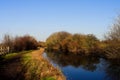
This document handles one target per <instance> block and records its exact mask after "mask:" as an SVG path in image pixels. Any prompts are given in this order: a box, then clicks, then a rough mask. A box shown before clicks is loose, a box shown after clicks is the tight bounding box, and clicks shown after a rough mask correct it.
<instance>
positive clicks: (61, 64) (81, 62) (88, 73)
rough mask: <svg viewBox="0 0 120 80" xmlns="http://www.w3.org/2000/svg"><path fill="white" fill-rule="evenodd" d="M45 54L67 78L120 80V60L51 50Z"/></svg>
mask: <svg viewBox="0 0 120 80" xmlns="http://www.w3.org/2000/svg"><path fill="white" fill-rule="evenodd" d="M43 56H44V57H45V58H46V59H48V60H49V61H50V62H51V64H53V66H55V67H57V68H59V69H60V70H61V71H62V73H63V74H64V75H65V77H66V78H67V80H120V64H119V61H118V62H117V61H116V62H109V61H106V60H105V59H102V58H96V57H84V56H79V55H73V54H57V53H50V52H49V53H48V52H47V53H44V54H43Z"/></svg>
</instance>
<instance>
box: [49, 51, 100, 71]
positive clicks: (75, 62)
mask: <svg viewBox="0 0 120 80" xmlns="http://www.w3.org/2000/svg"><path fill="white" fill-rule="evenodd" d="M47 56H48V58H49V60H52V61H53V63H55V64H58V65H59V66H61V67H66V66H68V65H70V66H74V67H76V68H77V67H82V68H84V69H86V70H89V71H94V70H96V68H97V65H96V64H98V63H100V60H99V58H98V57H88V56H80V55H74V54H61V53H60V54H57V53H52V52H47Z"/></svg>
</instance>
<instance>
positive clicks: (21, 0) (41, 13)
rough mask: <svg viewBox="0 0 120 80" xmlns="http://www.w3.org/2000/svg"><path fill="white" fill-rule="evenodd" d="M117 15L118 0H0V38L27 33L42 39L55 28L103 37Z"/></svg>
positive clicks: (119, 2) (55, 29)
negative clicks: (5, 35) (6, 35)
mask: <svg viewBox="0 0 120 80" xmlns="http://www.w3.org/2000/svg"><path fill="white" fill-rule="evenodd" d="M119 14H120V0H0V40H2V38H3V35H4V34H10V35H12V36H16V35H18V36H22V35H25V34H29V35H31V36H34V37H35V38H36V39H37V40H40V41H45V40H46V38H47V37H49V36H50V35H51V34H52V33H54V32H58V31H67V32H70V33H72V34H73V33H83V34H94V35H95V36H96V37H98V38H99V39H103V38H104V34H105V33H106V32H107V31H108V30H109V27H110V26H111V24H113V22H114V21H115V18H116V17H117V16H118V15H119Z"/></svg>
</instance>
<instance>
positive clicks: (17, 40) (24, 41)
mask: <svg viewBox="0 0 120 80" xmlns="http://www.w3.org/2000/svg"><path fill="white" fill-rule="evenodd" d="M2 44H3V45H5V46H9V48H10V52H19V51H24V50H33V49H37V47H38V42H37V40H36V39H35V38H34V37H32V36H30V35H25V36H17V37H14V38H13V37H12V36H10V35H9V34H6V35H5V36H4V39H3V42H2Z"/></svg>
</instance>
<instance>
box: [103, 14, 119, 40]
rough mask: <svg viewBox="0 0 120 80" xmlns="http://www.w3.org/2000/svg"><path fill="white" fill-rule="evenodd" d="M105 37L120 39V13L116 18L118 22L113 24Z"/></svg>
mask: <svg viewBox="0 0 120 80" xmlns="http://www.w3.org/2000/svg"><path fill="white" fill-rule="evenodd" d="M105 37H106V39H107V40H115V41H116V40H117V41H120V15H119V16H118V18H117V19H116V22H115V23H114V24H113V25H112V26H111V29H110V31H109V32H108V33H107V35H106V36H105Z"/></svg>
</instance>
